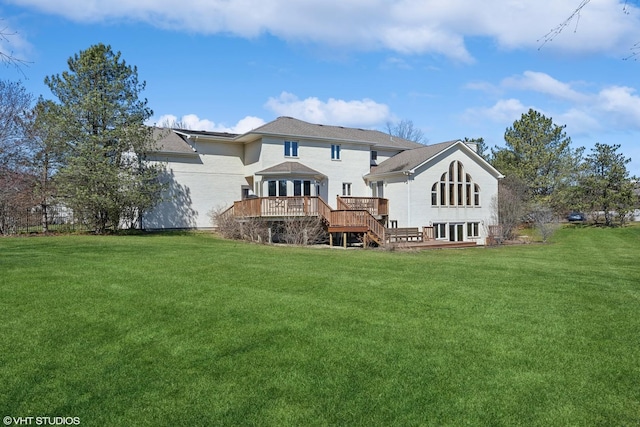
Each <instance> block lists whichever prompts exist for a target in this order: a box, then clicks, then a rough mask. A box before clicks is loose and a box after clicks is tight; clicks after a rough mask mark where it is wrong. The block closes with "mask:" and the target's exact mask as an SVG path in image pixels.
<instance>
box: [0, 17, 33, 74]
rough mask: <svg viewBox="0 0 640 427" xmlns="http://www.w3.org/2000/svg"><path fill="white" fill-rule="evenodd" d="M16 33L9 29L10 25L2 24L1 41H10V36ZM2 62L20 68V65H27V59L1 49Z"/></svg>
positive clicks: (0, 29)
mask: <svg viewBox="0 0 640 427" xmlns="http://www.w3.org/2000/svg"><path fill="white" fill-rule="evenodd" d="M1 21H3V19H0V22H1ZM15 35H16V33H15V32H12V31H11V30H9V28H8V27H6V26H1V25H0V42H9V37H11V36H15ZM0 63H3V64H5V65H7V66H9V65H12V66H15V67H16V68H18V69H20V66H21V65H26V64H27V61H25V60H23V59H20V58H18V57H17V56H15V55H14V54H13V52H4V51H2V50H0Z"/></svg>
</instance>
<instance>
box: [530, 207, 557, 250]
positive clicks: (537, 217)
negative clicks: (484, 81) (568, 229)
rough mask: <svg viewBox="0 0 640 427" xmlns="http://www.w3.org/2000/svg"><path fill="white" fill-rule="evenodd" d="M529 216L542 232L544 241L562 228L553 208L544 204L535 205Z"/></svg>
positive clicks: (539, 231) (541, 235)
mask: <svg viewBox="0 0 640 427" xmlns="http://www.w3.org/2000/svg"><path fill="white" fill-rule="evenodd" d="M529 218H530V219H531V221H532V222H533V226H534V227H535V228H536V230H538V233H540V237H541V238H542V242H543V243H546V242H547V240H549V238H550V237H551V236H553V234H554V233H555V232H556V230H558V228H560V222H559V221H558V217H557V216H556V215H555V214H554V213H553V209H551V208H550V207H549V206H545V205H542V204H538V205H534V206H533V208H532V209H531V212H529Z"/></svg>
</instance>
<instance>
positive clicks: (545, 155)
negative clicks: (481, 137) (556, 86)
mask: <svg viewBox="0 0 640 427" xmlns="http://www.w3.org/2000/svg"><path fill="white" fill-rule="evenodd" d="M564 128H565V126H558V125H556V124H554V123H553V121H552V119H550V118H547V117H545V116H544V115H542V114H541V113H539V112H537V111H535V110H533V109H530V110H529V111H528V112H527V113H526V114H523V115H522V117H521V118H520V120H516V121H515V122H514V123H513V126H512V127H509V128H507V130H506V132H505V135H504V139H505V142H506V147H505V148H499V149H497V150H491V151H492V164H493V166H494V167H495V168H496V169H498V170H499V171H500V172H502V173H503V174H504V175H506V176H515V177H517V178H518V179H519V180H520V181H522V182H524V183H526V185H527V187H528V191H527V197H528V199H529V201H532V202H535V203H543V204H548V205H551V206H554V207H557V205H558V204H559V200H560V199H561V198H562V197H559V196H560V194H561V191H562V189H563V188H564V187H566V186H567V185H569V184H570V183H572V182H573V181H574V180H575V174H576V172H577V170H578V164H579V160H580V158H581V155H582V148H580V149H577V150H573V149H572V148H571V138H569V137H568V136H567V135H566V133H565V131H564Z"/></svg>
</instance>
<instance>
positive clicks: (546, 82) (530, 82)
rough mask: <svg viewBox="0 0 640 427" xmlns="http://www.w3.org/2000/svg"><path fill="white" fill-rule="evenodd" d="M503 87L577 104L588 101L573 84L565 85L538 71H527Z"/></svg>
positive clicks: (511, 78)
mask: <svg viewBox="0 0 640 427" xmlns="http://www.w3.org/2000/svg"><path fill="white" fill-rule="evenodd" d="M502 86H503V87H506V88H510V89H511V88H513V89H521V90H530V91H534V92H539V93H543V94H546V95H551V96H553V97H556V98H561V99H566V100H569V101H575V102H584V101H586V100H587V99H588V96H587V95H584V94H582V93H580V92H578V91H576V90H574V89H573V88H572V87H571V84H569V83H563V82H561V81H559V80H556V79H554V78H553V77H551V76H550V75H548V74H546V73H540V72H536V71H525V72H524V73H523V74H522V76H515V77H509V78H507V79H504V80H503V81H502Z"/></svg>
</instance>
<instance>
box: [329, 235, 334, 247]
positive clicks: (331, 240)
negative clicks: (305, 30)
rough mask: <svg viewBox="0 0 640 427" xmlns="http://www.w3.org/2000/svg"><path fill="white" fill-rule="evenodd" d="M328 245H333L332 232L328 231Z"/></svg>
mask: <svg viewBox="0 0 640 427" xmlns="http://www.w3.org/2000/svg"><path fill="white" fill-rule="evenodd" d="M329 246H333V233H329Z"/></svg>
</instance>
